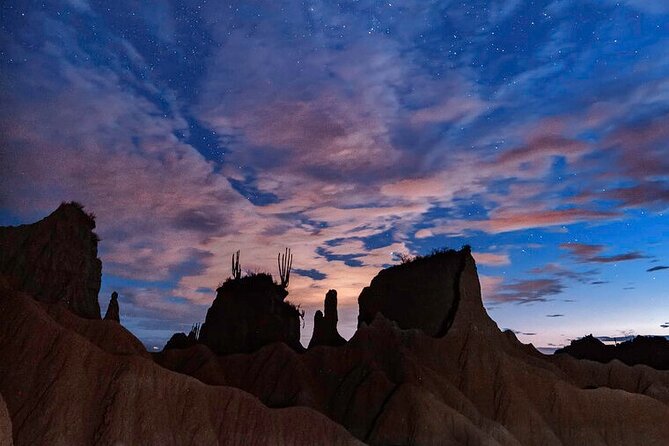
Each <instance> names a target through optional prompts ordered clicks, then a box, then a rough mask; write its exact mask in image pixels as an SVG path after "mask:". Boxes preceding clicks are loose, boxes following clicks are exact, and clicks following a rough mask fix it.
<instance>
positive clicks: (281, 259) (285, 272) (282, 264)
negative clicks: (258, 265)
mask: <svg viewBox="0 0 669 446" xmlns="http://www.w3.org/2000/svg"><path fill="white" fill-rule="evenodd" d="M276 261H277V263H278V264H279V277H280V279H281V286H282V287H284V288H288V281H289V280H290V269H291V268H292V267H293V254H292V253H291V252H290V248H286V252H285V253H284V254H281V253H279V255H278V256H277V258H276Z"/></svg>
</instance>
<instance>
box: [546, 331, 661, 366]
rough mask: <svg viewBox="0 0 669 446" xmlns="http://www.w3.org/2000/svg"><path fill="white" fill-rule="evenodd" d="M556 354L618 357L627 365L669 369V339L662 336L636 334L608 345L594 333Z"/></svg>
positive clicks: (604, 359) (598, 358)
mask: <svg viewBox="0 0 669 446" xmlns="http://www.w3.org/2000/svg"><path fill="white" fill-rule="evenodd" d="M555 354H568V355H570V356H573V357H574V358H578V359H589V360H591V361H597V362H603V363H607V362H610V361H613V360H614V359H617V360H619V361H621V362H623V363H625V364H627V365H637V364H644V365H647V366H649V367H652V368H654V369H659V370H669V340H667V339H666V338H663V337H660V336H636V337H635V338H634V339H632V340H630V341H625V342H621V343H620V344H617V345H606V344H604V343H603V342H602V341H600V340H599V339H597V338H595V337H593V336H592V335H588V336H584V337H583V338H581V339H577V340H574V341H572V342H571V343H570V344H569V345H568V346H566V347H564V348H561V349H559V350H557V351H556V352H555Z"/></svg>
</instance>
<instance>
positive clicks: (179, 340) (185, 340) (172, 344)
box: [163, 324, 200, 350]
mask: <svg viewBox="0 0 669 446" xmlns="http://www.w3.org/2000/svg"><path fill="white" fill-rule="evenodd" d="M199 335H200V324H193V326H192V327H191V330H190V332H189V333H188V334H186V333H174V334H173V335H172V337H171V338H170V339H169V340H168V341H167V344H165V347H164V348H163V350H169V349H172V348H177V349H183V348H189V347H192V346H194V345H195V344H197V342H198V337H199Z"/></svg>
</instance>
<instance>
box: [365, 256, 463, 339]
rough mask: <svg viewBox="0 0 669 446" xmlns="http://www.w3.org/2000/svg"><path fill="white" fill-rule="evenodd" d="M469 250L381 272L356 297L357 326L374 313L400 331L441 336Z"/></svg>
mask: <svg viewBox="0 0 669 446" xmlns="http://www.w3.org/2000/svg"><path fill="white" fill-rule="evenodd" d="M468 254H469V251H468V250H467V252H466V253H465V251H464V250H463V251H461V252H457V251H444V252H439V253H436V254H434V255H432V256H430V257H429V258H428V257H424V258H417V259H415V260H413V261H411V262H407V263H403V264H401V265H397V266H393V267H390V268H388V269H385V270H383V271H381V272H380V273H379V274H378V275H377V276H376V277H375V278H374V279H373V280H372V283H371V284H370V285H369V286H368V287H366V288H365V289H363V290H362V293H360V297H358V305H359V307H360V313H359V316H358V326H360V325H361V324H363V323H365V324H370V323H371V322H372V321H373V320H374V317H375V316H376V314H377V313H381V314H383V315H384V316H385V317H386V318H388V319H390V320H392V321H395V322H397V324H398V325H399V326H400V328H404V329H407V328H420V329H421V330H423V332H425V333H426V334H428V335H430V336H443V335H444V334H446V332H447V331H448V328H449V327H450V324H451V323H452V322H453V317H454V315H455V312H456V311H457V307H458V303H459V300H460V296H459V282H458V281H459V277H460V274H461V271H462V269H463V268H464V262H465V258H466V256H467V255H468Z"/></svg>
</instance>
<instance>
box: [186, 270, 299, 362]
mask: <svg viewBox="0 0 669 446" xmlns="http://www.w3.org/2000/svg"><path fill="white" fill-rule="evenodd" d="M216 292H217V294H216V299H215V300H214V302H213V304H212V306H211V307H210V308H209V310H207V316H206V319H205V321H204V324H202V329H201V331H200V337H199V342H201V343H202V344H204V345H206V346H207V347H209V348H210V349H211V350H213V351H214V352H216V353H218V354H230V353H250V352H253V351H256V350H258V349H259V348H261V347H263V346H265V345H268V344H271V343H274V342H283V343H285V344H287V345H289V346H290V347H292V348H294V349H296V350H298V351H299V350H302V349H303V347H302V346H301V344H300V317H301V314H300V311H299V310H298V309H297V308H296V307H295V306H293V305H291V304H290V303H289V302H286V301H285V298H286V296H287V295H288V291H286V289H285V287H283V286H281V285H278V284H276V283H274V280H273V279H272V276H271V275H269V274H253V275H249V276H246V277H241V278H238V279H236V278H233V279H229V280H227V281H226V282H225V283H223V285H222V286H221V287H220V288H218V290H216Z"/></svg>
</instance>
